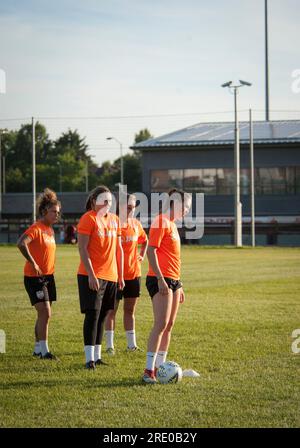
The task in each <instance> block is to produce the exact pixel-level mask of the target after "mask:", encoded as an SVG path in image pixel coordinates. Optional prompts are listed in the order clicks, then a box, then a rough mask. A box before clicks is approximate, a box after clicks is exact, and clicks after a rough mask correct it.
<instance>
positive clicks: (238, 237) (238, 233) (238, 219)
mask: <svg viewBox="0 0 300 448" xmlns="http://www.w3.org/2000/svg"><path fill="white" fill-rule="evenodd" d="M237 95H238V86H235V87H234V122H235V124H234V170H235V207H234V209H235V229H234V230H235V235H234V237H235V238H234V242H235V245H236V246H237V247H241V246H242V204H241V193H240V129H239V122H238V113H237Z"/></svg>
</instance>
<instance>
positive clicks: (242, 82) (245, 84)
mask: <svg viewBox="0 0 300 448" xmlns="http://www.w3.org/2000/svg"><path fill="white" fill-rule="evenodd" d="M240 83H241V84H242V86H249V87H250V86H252V84H251V82H248V81H243V80H242V79H240Z"/></svg>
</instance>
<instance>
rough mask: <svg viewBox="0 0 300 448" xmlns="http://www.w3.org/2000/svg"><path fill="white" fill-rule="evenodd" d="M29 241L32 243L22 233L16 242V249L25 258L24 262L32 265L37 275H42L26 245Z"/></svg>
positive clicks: (28, 237)
mask: <svg viewBox="0 0 300 448" xmlns="http://www.w3.org/2000/svg"><path fill="white" fill-rule="evenodd" d="M31 241H32V239H31V238H30V236H28V235H26V233H23V235H21V236H20V238H19V239H18V242H17V246H18V249H19V251H20V252H21V254H22V255H23V256H24V257H25V258H26V260H27V261H29V263H31V264H32V266H33V267H34V269H35V271H36V273H37V275H43V273H42V271H41V268H40V267H39V265H38V264H37V263H36V262H35V260H34V258H33V256H32V255H31V253H30V250H29V247H28V244H29V243H30V242H31Z"/></svg>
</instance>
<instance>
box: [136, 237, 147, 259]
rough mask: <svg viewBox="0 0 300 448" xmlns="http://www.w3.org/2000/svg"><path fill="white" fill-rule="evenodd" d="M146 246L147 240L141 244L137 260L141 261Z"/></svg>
mask: <svg viewBox="0 0 300 448" xmlns="http://www.w3.org/2000/svg"><path fill="white" fill-rule="evenodd" d="M147 248H148V240H146V241H145V242H144V243H143V244H141V248H140V253H139V255H138V260H139V261H143V260H144V258H145V254H146V252H147Z"/></svg>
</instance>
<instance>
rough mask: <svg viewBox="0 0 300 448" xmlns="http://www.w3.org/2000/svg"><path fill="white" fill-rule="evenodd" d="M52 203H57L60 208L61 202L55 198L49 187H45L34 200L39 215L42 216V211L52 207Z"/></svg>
mask: <svg viewBox="0 0 300 448" xmlns="http://www.w3.org/2000/svg"><path fill="white" fill-rule="evenodd" d="M53 205H58V206H59V208H60V209H61V203H60V201H59V200H58V199H57V196H56V193H55V191H53V190H50V188H45V190H44V191H43V193H41V194H40V195H39V197H38V198H37V201H36V206H37V208H38V211H39V215H40V216H43V214H44V212H45V211H47V210H49V208H51V207H53Z"/></svg>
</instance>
